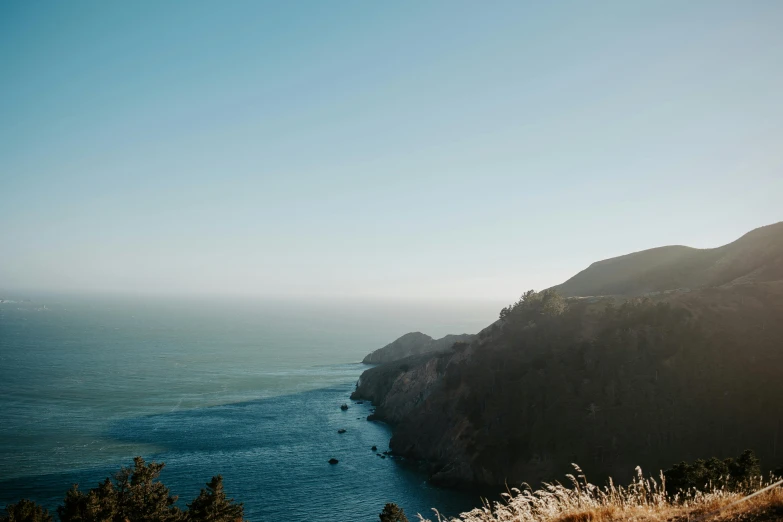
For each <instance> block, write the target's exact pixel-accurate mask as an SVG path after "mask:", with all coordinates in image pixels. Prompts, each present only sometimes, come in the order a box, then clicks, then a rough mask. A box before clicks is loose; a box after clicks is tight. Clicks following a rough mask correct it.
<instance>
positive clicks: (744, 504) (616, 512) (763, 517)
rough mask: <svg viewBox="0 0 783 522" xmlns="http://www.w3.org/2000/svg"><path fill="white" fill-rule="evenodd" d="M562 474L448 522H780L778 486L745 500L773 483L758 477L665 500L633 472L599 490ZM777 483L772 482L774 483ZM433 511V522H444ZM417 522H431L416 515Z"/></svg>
mask: <svg viewBox="0 0 783 522" xmlns="http://www.w3.org/2000/svg"><path fill="white" fill-rule="evenodd" d="M574 468H575V469H576V471H577V473H578V474H577V475H576V476H574V475H567V477H568V479H569V481H570V482H571V486H570V487H566V486H564V485H562V484H559V483H555V484H545V487H544V488H542V489H539V490H537V491H533V490H531V489H530V488H529V487H527V486H526V487H525V489H524V490H519V489H516V488H514V489H512V490H510V491H509V492H508V493H505V494H504V495H503V500H502V501H500V502H495V503H492V504H490V503H489V502H487V501H485V502H484V505H483V506H482V507H481V508H476V509H474V510H473V511H470V512H468V513H462V514H461V515H460V517H459V518H453V519H449V520H450V521H452V522H620V521H623V522H772V521H783V488H782V487H780V486H779V485H778V486H776V487H773V488H771V489H770V490H769V491H766V492H764V493H761V494H758V495H756V496H754V497H752V498H748V499H746V500H743V499H745V498H746V497H747V496H748V495H749V494H751V493H752V492H754V491H758V490H761V489H763V488H765V487H767V486H770V485H772V484H773V483H774V482H773V481H771V480H770V481H764V480H763V479H761V478H759V479H758V480H757V481H755V482H754V483H753V484H749V485H748V486H747V489H746V490H745V491H742V492H729V491H725V490H723V489H713V490H711V491H708V492H700V491H694V492H691V493H689V494H687V495H675V496H673V497H672V496H668V495H666V493H665V482H664V480H663V476H662V475H661V477H660V479H659V480H655V479H653V478H645V477H644V476H643V475H642V471H641V469H639V468H636V471H637V477H636V479H635V480H634V481H633V482H632V483H631V484H629V485H628V486H625V487H622V486H615V485H614V484H613V483H612V481H611V480H610V481H609V485H608V486H604V487H598V486H596V485H594V484H590V483H589V482H588V481H587V479H586V477H585V476H584V474H583V473H582V470H581V469H579V467H578V466H576V465H574ZM775 480H777V479H775ZM433 511H435V515H436V519H437V520H438V521H441V522H444V521H445V520H446V519H444V518H442V517H441V516H440V514H439V513H438V512H437V510H433ZM419 520H420V521H422V522H430V521H428V519H425V518H424V517H422V516H421V515H419Z"/></svg>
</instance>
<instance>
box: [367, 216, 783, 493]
mask: <svg viewBox="0 0 783 522" xmlns="http://www.w3.org/2000/svg"><path fill="white" fill-rule="evenodd" d="M762 230H763V229H762ZM778 230H780V228H778ZM780 232H781V233H780V234H779V235H780V237H779V239H783V230H781V231H780ZM765 241H768V242H767V243H766V244H767V245H770V244H772V245H773V247H770V248H764V249H762V251H763V252H766V253H769V252H770V251H772V252H773V255H771V256H768V257H767V261H765V265H764V267H763V268H762V269H761V270H760V269H759V265H758V263H756V262H755V261H753V259H755V257H756V256H757V255H758V252H759V251H758V250H755V251H754V250H751V253H750V254H748V253H747V252H745V253H743V252H741V251H738V252H735V253H734V254H733V258H732V259H734V260H735V261H733V262H731V263H729V265H731V266H733V267H734V268H732V269H731V271H732V274H739V275H737V276H736V277H731V279H730V281H729V283H730V284H724V285H721V286H715V287H703V288H700V289H695V290H689V291H680V292H671V293H663V294H659V295H654V296H653V297H652V298H649V299H631V300H629V301H627V302H623V299H617V298H604V299H568V300H565V301H562V300H558V299H559V298H557V299H555V298H552V300H553V301H554V304H553V302H549V301H547V300H548V299H549V298H550V295H549V294H547V293H546V292H545V293H542V294H538V295H537V296H532V297H531V298H530V299H529V300H527V301H526V302H524V303H521V304H520V305H518V306H517V307H515V308H514V309H513V311H512V312H510V314H509V315H508V316H507V317H506V318H505V319H504V320H502V321H498V322H497V323H495V324H494V325H492V326H491V327H489V328H487V329H485V330H484V331H482V332H481V333H480V334H479V335H478V336H477V337H476V338H475V339H474V340H473V341H472V342H471V343H470V344H468V345H460V346H458V347H457V348H456V349H453V350H450V351H448V352H442V353H438V354H436V355H434V356H428V355H422V356H419V357H412V358H408V359H405V360H401V361H397V362H395V363H391V364H384V365H381V366H379V367H376V368H373V369H371V370H368V371H367V372H365V373H364V374H363V375H362V378H361V380H360V382H359V384H358V386H357V390H356V392H355V397H356V398H366V399H370V400H372V401H373V403H374V404H375V405H376V406H377V413H376V414H377V416H378V418H380V419H382V420H386V421H388V422H390V423H392V424H393V426H394V431H393V437H392V439H391V442H390V446H391V448H392V450H393V451H394V452H396V453H398V454H401V455H405V456H407V457H410V458H414V459H421V460H425V461H427V462H428V463H429V464H430V472H431V477H432V480H433V481H434V482H436V483H440V484H444V485H452V486H458V485H503V484H504V483H506V482H507V483H508V484H510V485H517V484H519V483H520V482H522V481H527V482H534V481H537V480H539V479H542V480H549V479H552V478H556V477H559V476H562V474H564V473H568V472H570V469H569V463H571V462H577V463H579V464H580V465H581V466H582V467H583V468H584V469H586V471H588V474H589V475H591V476H593V477H594V478H595V477H597V478H600V477H602V476H608V475H612V476H614V477H616V478H620V479H622V478H623V477H625V476H626V475H627V474H628V472H629V470H632V469H634V467H635V466H637V465H641V466H642V468H643V469H645V470H648V471H650V472H651V473H654V472H655V471H657V470H658V469H664V468H666V467H669V466H670V465H671V464H672V463H674V462H678V461H681V460H694V459H696V458H708V457H711V456H713V455H730V454H738V453H740V452H741V451H742V450H744V449H746V448H752V449H754V450H755V451H756V453H757V454H758V455H759V456H760V458H761V460H762V462H764V463H767V464H768V465H769V466H771V467H777V466H781V465H783V409H781V408H780V406H779V402H780V400H781V398H783V379H781V378H780V375H783V350H781V349H780V346H782V345H783V324H782V323H781V321H780V317H783V281H767V280H765V281H759V279H758V275H759V274H772V275H773V276H774V274H775V270H776V267H777V265H776V261H775V259H777V258H776V257H775V255H774V251H775V250H774V244H776V241H777V239H775V238H774V237H772V238H770V237H767V238H766V239H765ZM754 252H755V253H754ZM746 254H747V255H746ZM737 260H741V261H742V263H744V265H742V263H740V264H738V261H737ZM740 265H742V266H745V267H746V268H747V269H749V270H751V272H749V273H748V274H746V275H745V276H743V275H742V274H741V271H739V270H738V269H737V267H738V266H740ZM724 268H725V267H724ZM724 273H728V272H727V271H726V270H724ZM727 277H728V276H727ZM765 279H766V276H765Z"/></svg>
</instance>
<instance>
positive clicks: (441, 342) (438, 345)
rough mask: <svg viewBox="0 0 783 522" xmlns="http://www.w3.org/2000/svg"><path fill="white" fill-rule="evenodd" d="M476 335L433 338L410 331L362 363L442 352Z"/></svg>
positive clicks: (367, 357) (375, 362) (389, 360)
mask: <svg viewBox="0 0 783 522" xmlns="http://www.w3.org/2000/svg"><path fill="white" fill-rule="evenodd" d="M475 337H476V336H475V335H471V334H461V335H446V336H445V337H441V338H440V339H433V338H432V337H430V336H429V335H426V334H423V333H421V332H411V333H407V334H405V335H403V336H402V337H400V338H398V339H397V340H395V341H394V342H391V343H389V344H387V345H386V346H384V347H383V348H379V349H377V350H375V351H374V352H372V353H371V354H369V355H367V356H366V357H365V358H364V359H363V360H362V362H363V363H364V364H381V363H387V362H392V361H397V360H400V359H403V358H405V357H410V356H412V355H421V354H425V353H435V352H442V351H445V350H448V349H449V348H451V347H452V346H453V345H454V343H458V342H462V343H469V342H471V341H472V340H473V339H474V338H475Z"/></svg>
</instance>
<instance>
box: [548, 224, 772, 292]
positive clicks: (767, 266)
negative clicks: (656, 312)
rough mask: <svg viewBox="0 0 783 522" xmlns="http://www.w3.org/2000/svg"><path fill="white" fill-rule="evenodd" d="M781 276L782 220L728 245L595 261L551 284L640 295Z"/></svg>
mask: <svg viewBox="0 0 783 522" xmlns="http://www.w3.org/2000/svg"><path fill="white" fill-rule="evenodd" d="M780 279H783V222H780V223H776V224H774V225H769V226H766V227H761V228H757V229H756V230H753V231H752V232H749V233H747V234H745V235H744V236H742V237H741V238H739V239H738V240H736V241H734V242H733V243H729V244H728V245H724V246H722V247H719V248H708V249H697V248H690V247H686V246H665V247H659V248H652V249H650V250H643V251H641V252H635V253H633V254H628V255H624V256H620V257H613V258H611V259H605V260H603V261H598V262H595V263H593V264H592V265H590V266H589V267H588V268H587V269H585V270H583V271H581V272H579V273H578V274H576V275H575V276H574V277H572V278H571V279H569V280H568V281H566V282H565V283H563V284H560V285H558V286H555V287H554V289H555V290H556V291H557V292H558V293H559V294H560V295H563V296H566V297H573V296H597V295H622V296H639V295H644V294H649V293H654V292H664V291H666V290H674V289H678V288H687V289H695V288H702V287H715V286H725V285H731V284H738V283H751V282H756V283H758V282H764V281H776V280H780Z"/></svg>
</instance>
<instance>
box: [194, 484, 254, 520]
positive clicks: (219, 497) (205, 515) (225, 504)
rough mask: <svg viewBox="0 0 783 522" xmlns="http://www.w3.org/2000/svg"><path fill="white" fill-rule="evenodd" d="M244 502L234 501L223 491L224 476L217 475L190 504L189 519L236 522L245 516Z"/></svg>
mask: <svg viewBox="0 0 783 522" xmlns="http://www.w3.org/2000/svg"><path fill="white" fill-rule="evenodd" d="M244 513H245V512H244V508H243V507H242V504H236V503H234V499H233V498H227V497H226V492H225V491H223V477H222V476H220V475H217V476H215V477H212V480H210V481H209V482H207V489H202V490H201V493H199V495H198V497H196V499H195V500H194V501H193V502H192V503H190V504H188V511H187V517H186V518H187V520H194V521H195V520H198V521H204V522H235V521H238V520H242V517H243V516H244Z"/></svg>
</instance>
